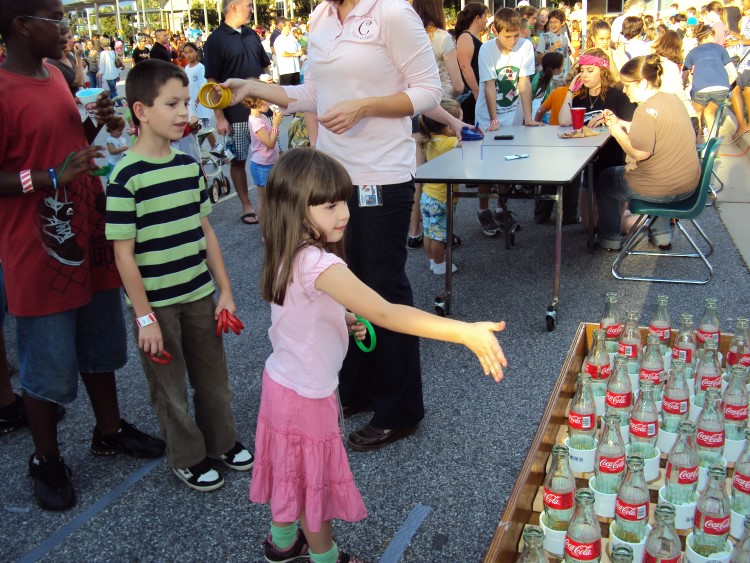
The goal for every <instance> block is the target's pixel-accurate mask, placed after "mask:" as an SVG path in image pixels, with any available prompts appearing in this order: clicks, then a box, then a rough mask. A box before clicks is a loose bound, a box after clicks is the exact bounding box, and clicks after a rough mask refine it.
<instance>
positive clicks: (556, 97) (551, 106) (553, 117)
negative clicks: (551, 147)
mask: <svg viewBox="0 0 750 563" xmlns="http://www.w3.org/2000/svg"><path fill="white" fill-rule="evenodd" d="M567 93H568V87H567V86H560V87H558V88H555V89H554V90H552V92H550V94H549V96H547V99H546V100H544V101H543V102H542V107H543V108H544V109H546V110H549V124H550V125H560V121H559V120H558V119H557V117H558V115H559V113H560V108H561V107H562V105H563V103H565V96H566V94H567Z"/></svg>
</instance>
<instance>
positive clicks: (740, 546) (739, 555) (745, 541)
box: [729, 518, 750, 563]
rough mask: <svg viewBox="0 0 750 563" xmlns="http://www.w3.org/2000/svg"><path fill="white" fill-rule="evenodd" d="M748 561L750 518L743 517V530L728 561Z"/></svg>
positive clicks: (741, 562)
mask: <svg viewBox="0 0 750 563" xmlns="http://www.w3.org/2000/svg"><path fill="white" fill-rule="evenodd" d="M748 561H750V518H745V530H744V531H743V532H742V537H741V538H740V541H738V542H737V545H735V546H734V549H733V550H732V558H731V559H730V560H729V563H747V562H748Z"/></svg>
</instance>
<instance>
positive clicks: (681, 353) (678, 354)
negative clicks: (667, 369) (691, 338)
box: [672, 346, 693, 364]
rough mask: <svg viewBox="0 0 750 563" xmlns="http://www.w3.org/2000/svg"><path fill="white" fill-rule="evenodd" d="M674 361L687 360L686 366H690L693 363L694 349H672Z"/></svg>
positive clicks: (676, 347)
mask: <svg viewBox="0 0 750 563" xmlns="http://www.w3.org/2000/svg"><path fill="white" fill-rule="evenodd" d="M672 359H673V360H677V359H680V360H685V363H686V364H690V363H692V362H693V349H692V348H679V347H678V346H675V347H674V348H673V349H672Z"/></svg>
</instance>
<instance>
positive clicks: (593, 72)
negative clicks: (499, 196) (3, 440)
mask: <svg viewBox="0 0 750 563" xmlns="http://www.w3.org/2000/svg"><path fill="white" fill-rule="evenodd" d="M577 68H578V74H576V76H575V77H574V78H573V81H572V82H571V84H570V87H569V88H568V92H567V94H566V95H565V102H564V103H563V105H562V107H561V108H560V113H559V114H558V120H559V122H560V125H562V126H569V125H571V124H572V123H573V121H572V119H571V115H570V108H572V107H583V108H585V109H586V118H585V119H586V122H587V123H586V124H587V126H588V127H591V128H594V127H600V126H602V125H604V120H603V118H602V114H603V112H604V111H605V110H609V111H611V112H614V113H615V114H616V115H619V116H620V117H621V119H624V120H626V121H627V120H629V119H631V118H632V117H633V112H634V111H635V104H633V103H632V102H631V101H630V100H628V97H627V96H626V95H625V94H624V93H623V92H622V90H620V89H618V88H616V86H617V82H616V81H615V79H614V77H613V76H612V73H611V72H610V70H609V58H608V57H607V54H606V53H605V52H604V51H602V50H601V49H589V50H588V51H586V52H585V53H584V54H583V55H581V58H580V59H578V65H577ZM622 164H625V153H623V151H622V149H621V148H620V146H619V145H618V144H617V143H616V142H615V141H614V139H609V140H608V141H607V142H606V143H604V145H603V146H602V147H601V148H600V149H599V152H598V153H597V156H596V160H594V180H596V177H597V176H598V174H599V173H600V172H601V171H602V170H604V169H606V168H609V167H612V166H619V165H622ZM583 186H584V190H586V189H587V188H588V182H583ZM540 203H545V204H547V206H546V207H545V206H542V209H543V210H544V211H545V212H546V214H547V215H546V217H547V218H549V216H550V215H551V214H552V204H553V203H554V202H552V201H549V202H540ZM577 203H578V184H571V185H569V186H566V187H565V190H564V191H563V209H564V217H563V224H572V223H578V222H579V219H578V213H577V208H578V205H577ZM538 207H539V206H538ZM543 217H544V216H542V218H543ZM581 217H582V222H583V226H584V229H586V230H588V228H589V225H588V217H589V206H588V197H586V196H585V194H584V197H582V198H581ZM535 219H536V215H535ZM537 222H539V220H537ZM594 224H596V219H594Z"/></svg>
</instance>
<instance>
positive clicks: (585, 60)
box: [578, 55, 609, 68]
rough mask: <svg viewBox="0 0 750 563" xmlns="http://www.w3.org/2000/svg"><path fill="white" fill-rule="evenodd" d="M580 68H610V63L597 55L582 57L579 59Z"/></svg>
mask: <svg viewBox="0 0 750 563" xmlns="http://www.w3.org/2000/svg"><path fill="white" fill-rule="evenodd" d="M578 65H579V66H598V67H601V68H609V61H608V60H607V59H603V58H601V57H597V56H596V55H581V58H580V59H578Z"/></svg>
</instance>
